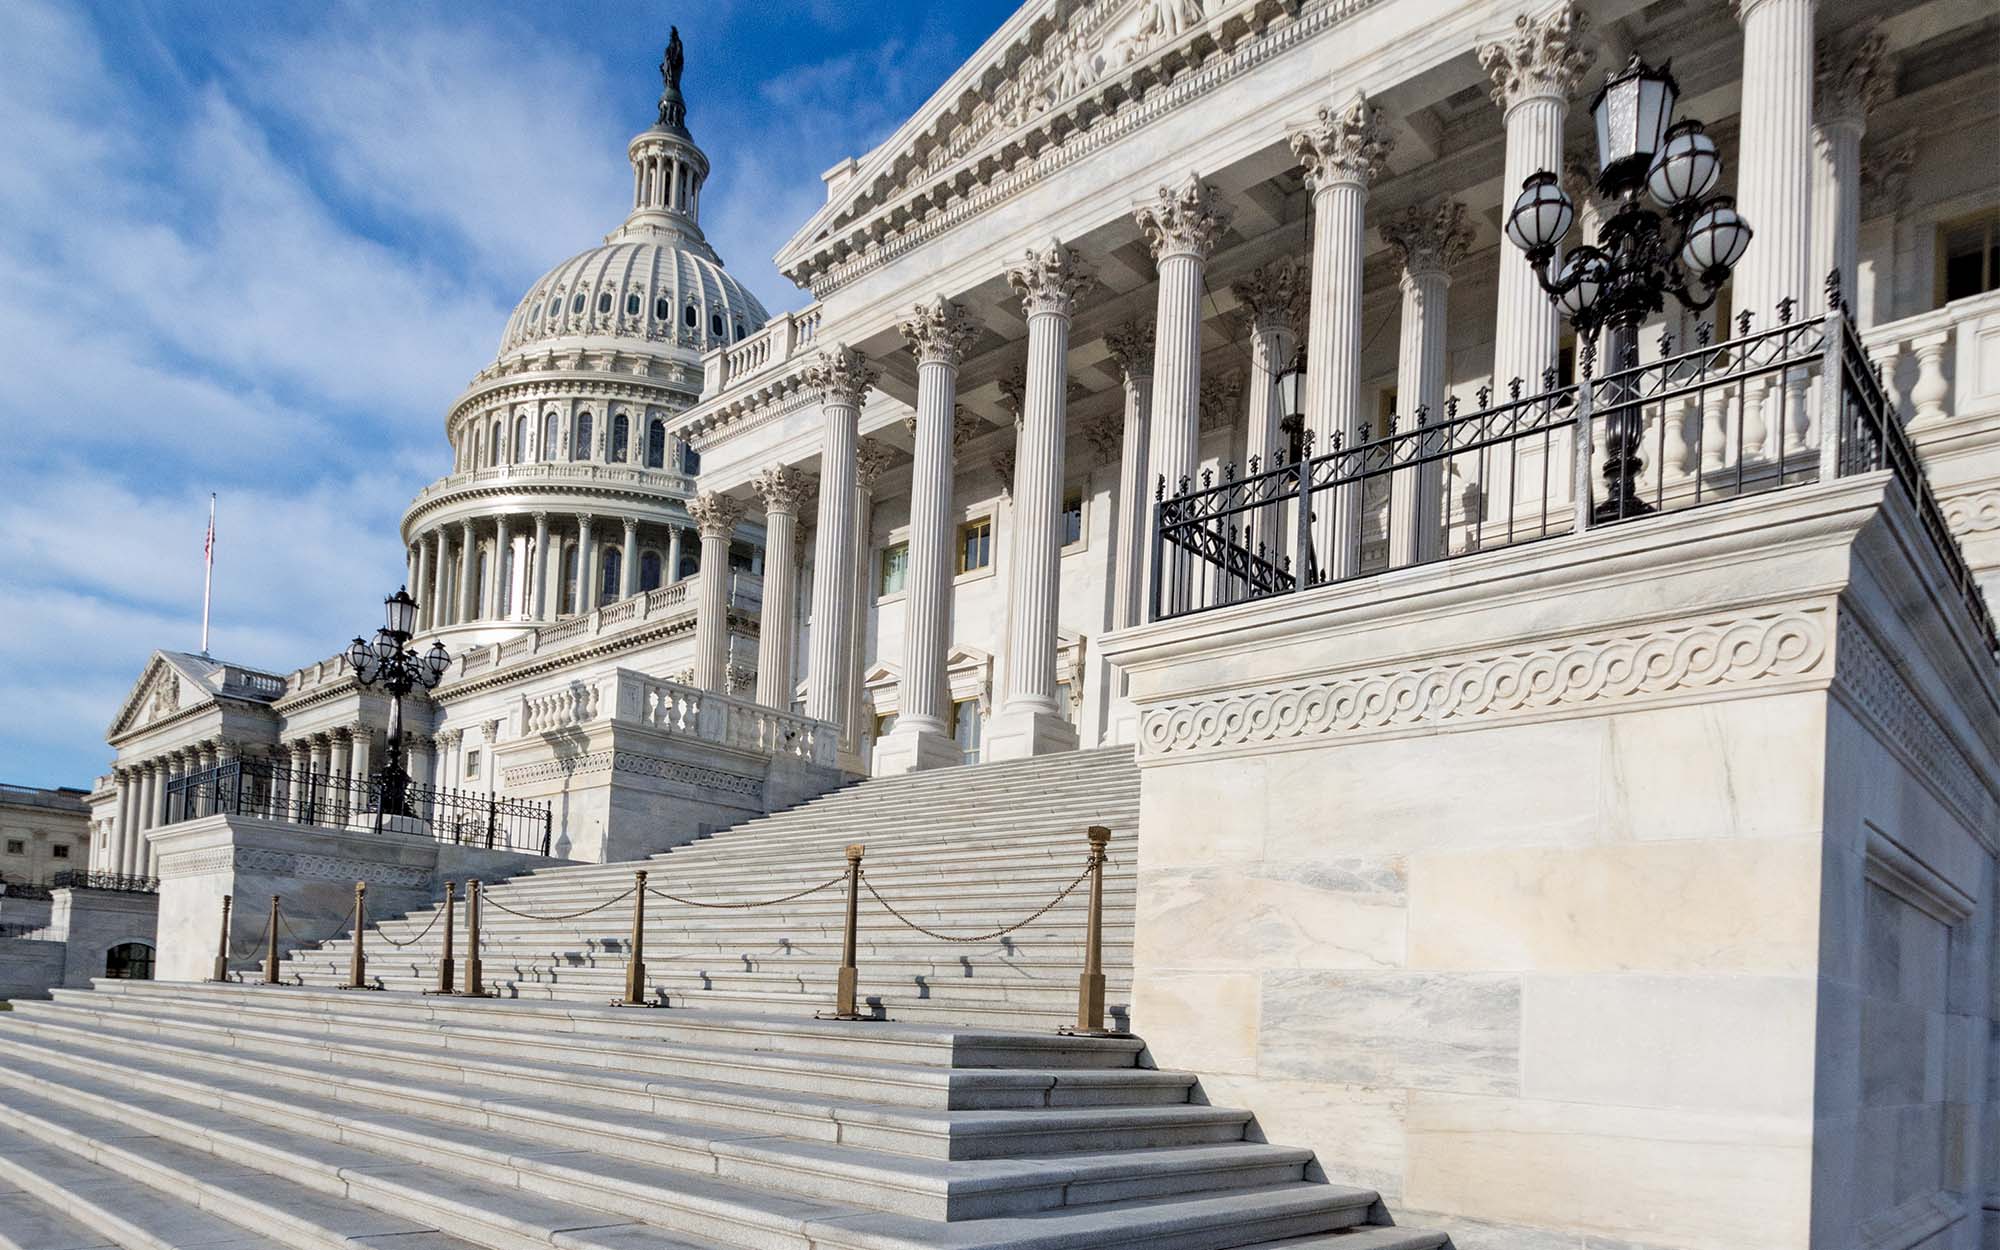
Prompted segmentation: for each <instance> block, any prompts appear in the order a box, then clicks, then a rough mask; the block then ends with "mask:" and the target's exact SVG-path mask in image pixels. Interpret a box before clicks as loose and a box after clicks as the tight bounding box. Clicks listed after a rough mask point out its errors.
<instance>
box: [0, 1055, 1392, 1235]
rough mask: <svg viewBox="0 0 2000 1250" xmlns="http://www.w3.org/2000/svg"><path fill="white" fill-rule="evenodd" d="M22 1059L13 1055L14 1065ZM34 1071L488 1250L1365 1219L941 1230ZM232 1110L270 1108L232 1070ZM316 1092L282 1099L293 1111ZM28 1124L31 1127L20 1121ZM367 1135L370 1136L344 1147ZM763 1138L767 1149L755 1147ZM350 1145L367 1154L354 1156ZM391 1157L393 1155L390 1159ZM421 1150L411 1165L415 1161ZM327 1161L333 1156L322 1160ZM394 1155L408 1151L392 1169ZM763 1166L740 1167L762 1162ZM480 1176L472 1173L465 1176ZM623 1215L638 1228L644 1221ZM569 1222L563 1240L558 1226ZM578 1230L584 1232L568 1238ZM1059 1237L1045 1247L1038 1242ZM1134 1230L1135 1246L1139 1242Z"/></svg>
mask: <svg viewBox="0 0 2000 1250" xmlns="http://www.w3.org/2000/svg"><path fill="white" fill-rule="evenodd" d="M30 1066H32V1065H28V1064H22V1065H20V1067H21V1068H23V1069H26V1068H28V1067H30ZM23 1076H26V1077H28V1078H29V1079H39V1080H40V1081H41V1082H42V1083H43V1084H44V1085H45V1086H46V1087H47V1093H48V1100H49V1101H53V1102H57V1103H59V1104H60V1105H61V1106H62V1107H63V1108H64V1110H65V1111H66V1112H69V1113H71V1114H83V1115H97V1116H102V1115H107V1114H116V1116H117V1117H118V1120H119V1122H121V1123H123V1124H126V1125H128V1126H132V1127H138V1128H142V1129H146V1130H148V1131H153V1132H166V1133H174V1134H179V1135H181V1136H182V1139H183V1140H186V1141H188V1142H190V1143H192V1144H195V1145H197V1147H198V1148H199V1149H202V1150H205V1151H207V1152H208V1153H211V1154H214V1155H216V1156H218V1157H220V1158H223V1159H225V1160H236V1161H243V1162H249V1161H252V1160H261V1161H263V1162H264V1163H265V1164H266V1165H268V1166H271V1167H274V1168H282V1169H283V1171H284V1172H285V1174H286V1175H288V1176H296V1177H298V1178H300V1179H301V1180H305V1179H306V1178H307V1177H311V1178H313V1179H314V1180H317V1181H320V1182H322V1183H330V1184H334V1185H339V1186H341V1187H342V1190H343V1194H344V1196H345V1197H347V1198H348V1199H350V1200H353V1201H356V1202H360V1203H362V1204H365V1205H368V1206H371V1207H373V1208H374V1209H377V1210H380V1211H383V1212H385V1213H388V1214H392V1215H407V1216H411V1217H414V1218H419V1219H423V1218H428V1219H432V1220H435V1221H437V1222H439V1223H442V1224H444V1226H446V1227H450V1228H452V1229H453V1230H454V1232H455V1233H456V1234H457V1235H458V1236H459V1237H461V1238H463V1239H464V1240H467V1241H470V1242H472V1243H474V1244H476V1245H481V1246H486V1247H490V1250H522V1248H523V1247H530V1248H532V1247H533V1246H534V1245H535V1244H536V1243H537V1242H539V1243H542V1244H547V1243H550V1242H556V1243H557V1244H561V1245H565V1246H574V1247H576V1248H577V1250H589V1248H593V1247H597V1246H605V1247H610V1246H632V1247H637V1246H641V1245H644V1246H660V1245H663V1244H664V1245H674V1244H676V1243H674V1242H673V1241H671V1240H668V1239H666V1238H660V1237H658V1236H657V1234H656V1233H655V1231H654V1229H653V1228H651V1227H647V1226H648V1225H654V1226H658V1227H660V1228H665V1229H667V1230H669V1231H670V1232H672V1233H674V1234H676V1235H678V1234H681V1233H687V1232H698V1234H699V1235H700V1236H702V1237H703V1238H706V1239H710V1240H713V1241H716V1242H720V1243H723V1244H728V1245H736V1246H744V1247H767V1246H779V1247H786V1248H787V1250H793V1248H796V1250H808V1248H811V1250H864V1248H865V1250H934V1248H936V1247H944V1246H952V1247H964V1248H968V1250H970V1248H974V1247H981V1248H984V1247H991V1248H993V1250H999V1248H1001V1247H1008V1248H1010V1250H1028V1248H1029V1247H1052V1246H1057V1245H1068V1246H1100V1245H1101V1246H1111V1245H1138V1244H1145V1245H1148V1246H1154V1247H1159V1248H1161V1250H1195V1248H1200V1247H1228V1246H1239V1245H1243V1244H1246V1243H1247V1242H1254V1241H1255V1240H1257V1239H1259V1238H1263V1239H1268V1238H1269V1236H1278V1235H1285V1234H1292V1233H1302V1232H1310V1231H1327V1230H1331V1229H1333V1228H1337V1227H1342V1226H1345V1225H1350V1224H1355V1223H1361V1222H1365V1219H1366V1217H1367V1212H1368V1210H1369V1208H1370V1207H1371V1206H1372V1205H1373V1204H1374V1202H1375V1195H1374V1194H1372V1193H1371V1192H1369V1191H1365V1190H1348V1189H1344V1188H1341V1187H1337V1186H1329V1185H1315V1184H1310V1183H1305V1182H1293V1183H1279V1184H1266V1185H1260V1186H1257V1187H1255V1188H1251V1189H1245V1190H1220V1191H1215V1192H1214V1193H1197V1194H1195V1195H1193V1196H1185V1195H1183V1196H1176V1197H1173V1198H1140V1199H1121V1200H1116V1201H1109V1202H1103V1203H1096V1204H1089V1205H1084V1206H1079V1207H1076V1208H1073V1209H1072V1208H1064V1209H1062V1210H1059V1211H1037V1212H1035V1213H1034V1214H1032V1215H1028V1216H998V1217H991V1218H985V1219H977V1218H975V1219H968V1220H965V1221H961V1222H958V1223H953V1224H944V1223H941V1222H939V1221H937V1220H933V1219H929V1218H925V1217H922V1216H915V1215H910V1214H907V1213H898V1212H884V1211H861V1210H857V1209H856V1208H854V1207H852V1206H847V1205H834V1204H831V1203H828V1202H824V1201H821V1200H817V1199H812V1198H805V1197H791V1196H787V1195H784V1194H773V1193H769V1192H765V1191H762V1190H760V1189H755V1188H751V1187H749V1186H747V1185H745V1184H742V1183H739V1182H737V1181H733V1180H730V1179H726V1178H721V1177H711V1176H698V1175H693V1174H688V1173H678V1172H674V1171H673V1170H671V1169H666V1168H660V1167H657V1166H653V1165H648V1164H642V1163H639V1162H636V1161H631V1160H624V1159H610V1158H607V1157H605V1156H601V1155H595V1154H592V1153H590V1152H587V1151H576V1150H571V1149H566V1148H565V1146H566V1145H567V1143H565V1144H564V1145H554V1144H549V1143H544V1142H538V1141H536V1140H534V1139H523V1138H513V1137H507V1136H504V1135H498V1134H492V1133H479V1132H474V1131H471V1130H465V1129H462V1128H458V1127H455V1126H454V1127H452V1128H449V1129H447V1128H444V1127H443V1126H439V1125H435V1124H428V1123H425V1122H423V1121H421V1120H419V1119H418V1118H417V1117H410V1116H395V1115H390V1114H385V1115H382V1116H378V1117H372V1118H371V1117H368V1116H364V1115H362V1114H358V1113H354V1112H346V1113H345V1114H344V1115H343V1117H342V1118H343V1119H344V1121H345V1123H346V1125H347V1127H346V1128H343V1130H342V1132H343V1135H344V1139H343V1140H342V1141H340V1142H334V1141H330V1140H326V1139H323V1138H318V1137H313V1136H309V1135H306V1134H303V1133H296V1132H286V1131H284V1130H280V1129H274V1128H271V1127H269V1126H267V1125H263V1124H260V1123H259V1122H258V1121H256V1120H253V1119H249V1118H247V1117H245V1116H244V1115H241V1114H238V1113H237V1112H236V1111H235V1110H227V1111H225V1110H219V1109H216V1108H212V1107H205V1106H196V1105H193V1104H180V1103H176V1102H175V1101H174V1100H172V1099H170V1098H168V1097H166V1096H165V1095H163V1094H161V1093H158V1092H152V1091H149V1090H137V1089H131V1088H126V1087H120V1086H117V1085H113V1084H108V1083H104V1082H98V1081H95V1080H92V1079H89V1078H83V1077H79V1076H76V1075H73V1074H69V1073H61V1072H59V1071H57V1070H45V1069H38V1070H37V1071H34V1072H25V1071H24V1072H8V1071H5V1070H0V1082H6V1083H10V1084H11V1083H14V1082H15V1081H16V1080H17V1078H19V1077H23ZM213 1080H214V1082H215V1084H216V1085H217V1086H218V1087H226V1088H235V1089H236V1090H237V1101H232V1102H231V1103H229V1104H227V1105H229V1106H231V1107H236V1106H239V1105H242V1106H258V1107H265V1106H271V1105H273V1104H270V1103H266V1102H264V1101H262V1100H259V1099H258V1098H257V1097H256V1096H255V1094H254V1093H250V1092H248V1091H245V1090H243V1089H242V1088H241V1085H240V1083H239V1082H236V1081H235V1080H234V1079H233V1078H213ZM313 1102H314V1099H313V1098H312V1097H311V1096H307V1095H301V1096H297V1097H296V1098H294V1099H293V1100H292V1102H291V1103H290V1104H275V1105H276V1106H280V1107H286V1106H289V1107H290V1108H291V1109H293V1110H294V1111H295V1113H296V1114H298V1115H300V1116H301V1117H303V1115H304V1114H305V1111H306V1110H309V1109H313V1107H312V1104H313ZM31 1127H32V1126H31ZM362 1140H366V1141H367V1142H368V1143H369V1145H368V1146H367V1147H361V1146H357V1145H355V1144H353V1143H354V1142H357V1141H362ZM767 1145H768V1143H767ZM356 1150H363V1151H364V1152H365V1153H366V1154H368V1155H372V1156H373V1160H372V1161H371V1162H369V1163H360V1162H358V1161H356V1159H355V1157H354V1155H355V1152H356ZM398 1150H400V1151H401V1152H402V1153H400V1154H398V1153H392V1151H398ZM417 1155H421V1158H422V1160H424V1161H418V1160H417V1159H416V1158H413V1157H412V1156H417ZM329 1156H334V1157H333V1158H330V1157H329ZM399 1160H405V1161H402V1162H399ZM764 1162H765V1161H762V1160H758V1161H753V1162H751V1163H750V1164H749V1166H750V1167H751V1168H753V1169H761V1168H763V1166H764ZM467 1169H476V1170H477V1171H478V1172H479V1173H480V1175H479V1176H477V1177H474V1176H470V1175H467V1174H466V1170H467ZM632 1221H644V1224H638V1223H633V1222H632ZM566 1229H567V1230H572V1231H569V1232H568V1233H567V1235H564V1236H562V1240H561V1241H558V1240H557V1239H558V1236H559V1235H562V1234H564V1231H565V1230H566ZM575 1230H588V1231H584V1232H579V1231H575ZM1050 1238H1055V1240H1049V1239H1050ZM1141 1238H1143V1242H1142V1241H1141V1240H1140V1239H1141Z"/></svg>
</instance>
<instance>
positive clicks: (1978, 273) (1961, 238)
mask: <svg viewBox="0 0 2000 1250" xmlns="http://www.w3.org/2000/svg"><path fill="white" fill-rule="evenodd" d="M1938 275H1939V276H1938V285H1939V287H1940V288H1941V290H1940V291H1939V296H1940V298H1941V299H1942V301H1943V302H1944V303H1950V302H1951V301H1952V300H1955V299H1965V298H1966V297H1967V296H1971V295H1981V294H1984V293H1985V292H1987V291H1991V290H1993V289H1994V288H1996V287H2000V210H1996V211H1993V212H1986V213H1981V214H1980V215H1979V216H1977V217H1972V218H1967V219H1964V220H1960V221H1956V222H1949V223H1947V224H1945V225H1942V226H1939V227H1938Z"/></svg>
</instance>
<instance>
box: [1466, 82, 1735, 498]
mask: <svg viewBox="0 0 2000 1250" xmlns="http://www.w3.org/2000/svg"><path fill="white" fill-rule="evenodd" d="M1679 95H1680V86H1679V84H1678V83H1676V82H1675V81H1674V77H1673V75H1672V74H1671V73H1669V72H1668V71H1667V68H1666V67H1665V66H1664V65H1663V66H1661V67H1660V68H1659V69H1657V70H1656V69H1653V68H1651V67H1650V66H1648V65H1647V64H1646V63H1645V62H1644V61H1642V60H1640V59H1639V58H1638V57H1637V56H1634V57H1633V58H1632V60H1631V62H1630V63H1629V64H1628V65H1627V66H1626V67H1625V68H1624V69H1623V70H1620V71H1619V72H1618V73H1616V74H1613V75H1612V76H1611V78H1610V79H1609V80H1608V81H1607V82H1606V83H1605V84H1604V88H1603V90H1601V91H1599V92H1598V93H1597V98H1596V99H1595V100H1593V101H1592V102H1591V106H1590V111H1591V116H1592V117H1593V119H1594V120H1595V121H1596V123H1597V159H1598V170H1599V172H1598V178H1597V190H1598V194H1599V195H1600V196H1602V197H1603V199H1604V200H1605V202H1606V203H1607V204H1609V205H1610V206H1611V215H1610V217H1609V218H1608V219H1607V220H1606V221H1605V222H1604V224H1603V227H1602V228H1601V229H1600V230H1599V232H1598V233H1599V238H1598V240H1597V242H1596V243H1595V244H1584V245H1583V246H1580V247H1575V248H1572V249H1570V250H1569V252H1568V254H1567V255H1565V256H1564V258H1563V260H1562V262H1561V264H1560V265H1559V266H1556V265H1555V264H1554V262H1555V258H1556V250H1557V245H1558V244H1560V243H1561V242H1562V239H1563V236H1564V235H1566V234H1568V233H1569V229H1570V226H1571V225H1572V224H1574V223H1575V221H1576V205H1575V203H1573V202H1572V201H1571V200H1570V197H1569V196H1568V195H1567V194H1566V193H1565V192H1564V191H1563V189H1562V187H1561V185H1560V183H1559V182H1558V180H1557V178H1556V175H1555V174H1554V173H1552V172H1550V171H1548V170H1542V171H1539V172H1537V173H1535V174H1532V175H1530V176H1529V178H1528V179H1527V181H1526V182H1524V183H1522V184H1521V194H1520V197H1519V198H1518V199H1516V200H1515V201H1514V206H1513V208H1512V210H1510V211H1509V212H1508V214H1507V223H1506V233H1507V237H1508V238H1509V239H1510V240H1512V241H1513V243H1514V245H1515V246H1516V247H1519V248H1520V249H1521V250H1522V251H1523V252H1525V253H1527V257H1528V261H1529V263H1530V264H1532V265H1533V266H1534V268H1535V276H1536V279H1537V280H1538V281H1539V282H1540V283H1541V285H1542V289H1543V290H1545V291H1547V292H1548V295H1549V298H1550V299H1551V300H1553V301H1554V303H1555V305H1556V307H1557V308H1559V309H1561V310H1562V313H1563V315H1564V316H1566V317H1568V318H1569V319H1570V321H1571V322H1572V323H1573V324H1574V325H1575V326H1576V329H1577V334H1578V337H1579V338H1581V339H1584V340H1591V339H1594V338H1595V337H1596V335H1597V331H1598V330H1599V329H1600V328H1602V329H1603V330H1604V331H1605V344H1604V346H1605V357H1606V361H1607V365H1608V369H1607V372H1608V373H1610V374H1613V375H1615V374H1616V373H1617V371H1618V370H1620V369H1624V368H1627V367H1629V366H1631V365H1632V364H1634V363H1635V362H1636V358H1637V353H1638V336H1639V326H1640V325H1641V323H1643V322H1644V321H1645V319H1646V318H1647V317H1648V316H1650V315H1652V314H1654V313H1658V312H1660V311H1661V310H1662V309H1663V308H1664V307H1665V297H1666V296H1667V295H1668V294H1671V295H1673V297H1674V298H1675V299H1676V300H1678V301H1679V302H1680V303H1681V304H1682V305H1684V306H1685V307H1687V308H1688V309H1690V310H1692V311H1696V312H1699V311H1701V310H1702V309H1705V308H1707V307H1709V306H1710V305H1712V304H1713V303H1714V302H1715V298H1716V295H1717V294H1718V293H1719V292H1720V290H1721V287H1722V284H1723V282H1725V281H1727V280H1728V277H1729V271H1730V270H1731V269H1732V268H1733V267H1734V266H1735V265H1736V262H1737V261H1739V260H1741V259H1742V258H1743V253H1744V250H1745V249H1747V248H1748V247H1749V246H1750V235H1751V230H1750V224H1749V223H1748V222H1746V221H1745V220H1744V219H1743V216H1742V214H1740V213H1738V212H1737V211H1736V202H1735V200H1734V199H1732V198H1731V197H1729V196H1726V195H1715V194H1712V193H1713V192H1714V190H1715V187H1716V184H1717V183H1718V182H1719V181H1720V180H1721V177H1722V158H1721V156H1720V154H1719V153H1718V152H1717V151H1716V147H1715V141H1714V140H1713V139H1711V138H1709V137H1708V135H1707V134H1706V133H1705V132H1704V131H1703V129H1702V124H1701V123H1700V122H1698V121H1680V122H1676V121H1674V120H1673V112H1674V103H1675V101H1676V100H1677V99H1678V98H1679ZM1645 194H1650V195H1651V197H1652V200H1653V202H1654V203H1655V204H1657V205H1659V207H1660V208H1661V209H1663V210H1664V211H1665V218H1664V219H1663V218H1662V215H1661V214H1660V213H1659V212H1655V211H1654V210H1653V209H1651V208H1649V207H1647V206H1646V203H1645V200H1644V198H1643V196H1644V195H1645ZM1669 223H1671V227H1672V236H1673V237H1672V238H1671V239H1670V238H1669V237H1668V233H1669V232H1668V229H1667V226H1668V224H1669ZM1552 269H1553V270H1554V272H1553V273H1552V272H1551V270H1552ZM1614 389H1615V390H1616V391H1618V392H1619V394H1618V395H1617V396H1615V397H1614V398H1622V397H1623V394H1624V393H1625V392H1626V391H1627V390H1629V388H1628V387H1626V386H1622V385H1620V386H1615V387H1614ZM1643 436H1644V423H1643V420H1642V418H1641V415H1640V412H1639V406H1638V404H1637V403H1633V402H1626V403H1622V404H1619V405H1618V406H1616V407H1614V408H1613V409H1612V410H1611V412H1610V414H1609V416H1608V417H1607V419H1606V422H1605V453H1606V461H1605V466H1604V480H1605V486H1606V488H1607V491H1606V497H1605V498H1604V500H1603V501H1602V502H1600V503H1599V504H1598V505H1597V508H1596V509H1595V511H1594V513H1593V516H1594V519H1596V520H1598V521H1612V520H1618V519H1620V518H1623V517H1628V516H1635V515H1638V514H1640V513H1643V512H1647V511H1650V509H1649V507H1648V506H1647V504H1646V503H1645V502H1644V501H1643V500H1641V499H1640V498H1639V497H1638V494H1637V493H1636V490H1635V486H1634V479H1636V478H1637V477H1638V475H1639V472H1640V469H1641V467H1642V465H1641V461H1640V455H1639V449H1640V446H1641V443H1642V439H1643Z"/></svg>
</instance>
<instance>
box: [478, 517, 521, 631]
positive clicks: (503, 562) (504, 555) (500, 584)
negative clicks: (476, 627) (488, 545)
mask: <svg viewBox="0 0 2000 1250" xmlns="http://www.w3.org/2000/svg"><path fill="white" fill-rule="evenodd" d="M512 521H513V518H511V517H509V516H507V514H505V513H502V514H500V516H499V517H498V518H496V519H495V521H494V529H493V576H492V578H491V589H490V590H489V591H488V592H487V593H488V596H489V597H488V599H487V602H486V619H487V620H489V621H499V620H505V619H506V618H507V617H509V616H512V615H513V614H514V610H515V609H516V607H518V606H519V605H518V604H517V603H515V602H514V587H513V584H512V583H513V569H512V567H511V565H510V562H509V560H508V557H509V556H511V555H513V553H514V526H513V523H512Z"/></svg>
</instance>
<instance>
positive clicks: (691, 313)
mask: <svg viewBox="0 0 2000 1250" xmlns="http://www.w3.org/2000/svg"><path fill="white" fill-rule="evenodd" d="M699 315H700V314H698V313H696V312H695V310H694V305H693V304H692V303H690V304H689V305H688V306H687V307H686V308H684V309H682V310H681V320H682V321H684V322H686V323H687V328H688V329H690V330H692V329H694V328H695V326H696V325H697V324H699V323H698V322H697V321H696V317H698V316H699Z"/></svg>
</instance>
